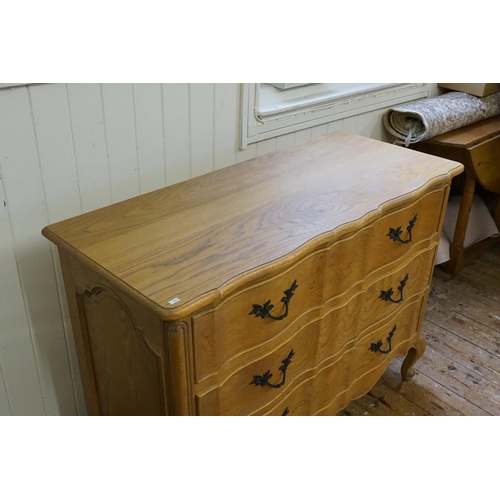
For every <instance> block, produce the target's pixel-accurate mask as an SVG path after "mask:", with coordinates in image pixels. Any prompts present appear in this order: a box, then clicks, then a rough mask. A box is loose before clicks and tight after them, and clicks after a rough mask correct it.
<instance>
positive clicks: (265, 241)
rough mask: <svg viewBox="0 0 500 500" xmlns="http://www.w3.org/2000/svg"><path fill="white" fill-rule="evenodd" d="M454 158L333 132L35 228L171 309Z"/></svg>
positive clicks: (411, 187)
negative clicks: (429, 154)
mask: <svg viewBox="0 0 500 500" xmlns="http://www.w3.org/2000/svg"><path fill="white" fill-rule="evenodd" d="M311 144H312V145H313V146H314V147H312V148H311ZM460 168H461V167H460V166H459V165H458V164H457V163H456V162H453V161H449V160H445V159H437V158H435V157H431V156H426V155H422V154H418V153H415V152H414V151H410V150H407V149H404V148H395V147H394V146H392V145H388V144H385V143H382V142H379V141H375V140H370V139H365V138H360V137H358V136H353V135H351V134H347V133H344V132H336V133H333V134H329V135H326V136H322V137H320V138H318V139H315V140H313V141H311V143H310V144H309V146H296V147H292V148H289V149H286V150H283V151H278V152H276V153H271V154H269V155H265V156H264V157H259V158H256V159H254V160H250V161H247V162H244V163H241V164H238V165H236V166H233V167H228V168H225V169H221V170H219V171H216V172H212V173H210V174H207V175H204V176H201V177H198V178H195V179H191V180H188V181H185V182H182V183H180V184H177V185H174V186H171V187H168V188H164V189H160V190H158V191H155V192H152V193H148V194H145V195H142V196H139V197H137V198H133V199H130V200H126V201H123V202H120V203H117V204H114V205H111V206H109V207H106V208H103V209H99V210H96V211H93V212H90V213H87V214H84V215H81V216H78V217H75V218H72V219H69V220H66V221H63V222H59V223H56V224H52V225H50V226H48V227H47V228H45V229H44V230H43V235H44V236H46V237H47V238H48V239H49V240H51V241H52V242H54V243H55V244H57V245H58V246H59V247H61V248H63V249H64V250H65V251H67V252H68V253H70V254H71V255H74V256H77V257H78V258H79V259H82V260H84V261H85V262H86V263H87V264H88V265H90V266H91V267H93V268H95V269H96V268H98V269H100V270H101V271H103V272H105V274H106V275H108V277H109V276H111V277H112V278H114V279H116V280H118V282H117V283H118V286H121V287H130V288H131V289H133V290H134V291H135V292H138V293H139V294H140V295H142V296H143V297H144V298H146V299H148V300H149V301H151V306H153V307H154V306H158V307H159V308H161V309H162V312H161V314H162V316H163V317H164V318H165V319H175V318H180V317H181V316H183V315H184V314H185V313H186V311H187V310H188V308H195V307H199V306H200V305H202V304H207V303H210V302H211V301H213V300H214V299H216V298H222V297H223V296H224V295H225V294H227V293H229V291H230V290H231V289H232V288H234V287H236V286H238V285H239V284H240V283H241V279H239V278H240V277H243V276H244V279H245V280H248V278H249V273H250V274H252V273H254V274H255V277H257V276H258V275H259V274H260V273H262V272H264V271H265V270H266V269H265V268H269V267H272V266H274V265H278V266H281V267H284V266H286V265H288V264H289V262H290V261H292V260H294V259H297V258H298V257H299V256H301V255H304V254H305V252H306V251H307V249H308V248H309V247H310V246H311V245H312V244H318V243H319V242H321V240H322V238H323V237H324V236H325V235H330V234H331V233H332V232H334V231H336V232H338V234H342V231H343V229H344V228H343V225H345V224H347V223H351V226H350V227H349V230H352V229H353V226H352V222H353V221H357V226H358V227H361V226H362V225H363V224H364V223H366V221H368V220H370V219H374V218H376V217H377V211H378V210H379V209H381V207H382V206H383V205H388V204H390V203H391V202H395V201H397V200H398V198H400V197H402V196H405V195H408V194H409V193H412V192H413V193H414V194H416V193H418V191H419V190H422V189H423V188H424V187H425V185H426V184H428V183H429V182H430V181H431V180H433V181H434V182H436V181H437V180H439V179H440V178H441V177H443V178H444V177H445V176H449V175H450V174H451V173H453V172H456V171H457V170H459V169H460ZM278 261H279V262H278ZM175 299H179V300H178V301H176V303H175V304H170V301H172V300H175Z"/></svg>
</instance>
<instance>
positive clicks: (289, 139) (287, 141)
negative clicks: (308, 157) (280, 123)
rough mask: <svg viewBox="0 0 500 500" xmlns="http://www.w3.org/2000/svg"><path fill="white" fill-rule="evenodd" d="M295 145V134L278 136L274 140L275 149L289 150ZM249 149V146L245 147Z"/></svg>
mask: <svg viewBox="0 0 500 500" xmlns="http://www.w3.org/2000/svg"><path fill="white" fill-rule="evenodd" d="M294 144H295V134H294V133H292V134H286V135H280V136H279V137H277V138H276V149H277V150H279V149H284V148H289V147H290V146H293V145H294ZM247 147H250V146H247Z"/></svg>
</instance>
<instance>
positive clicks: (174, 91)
mask: <svg viewBox="0 0 500 500" xmlns="http://www.w3.org/2000/svg"><path fill="white" fill-rule="evenodd" d="M162 95H163V124H164V125H163V130H164V134H165V137H164V144H165V168H166V177H167V184H168V185H171V184H177V183H178V182H182V181H185V180H186V179H189V177H190V174H189V169H190V158H189V147H190V146H189V84H188V83H164V84H163V85H162Z"/></svg>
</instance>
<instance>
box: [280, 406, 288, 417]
mask: <svg viewBox="0 0 500 500" xmlns="http://www.w3.org/2000/svg"><path fill="white" fill-rule="evenodd" d="M289 413H290V410H289V409H288V406H287V407H286V408H285V411H284V412H283V413H282V414H281V416H282V417H286V416H287V415H288V414H289Z"/></svg>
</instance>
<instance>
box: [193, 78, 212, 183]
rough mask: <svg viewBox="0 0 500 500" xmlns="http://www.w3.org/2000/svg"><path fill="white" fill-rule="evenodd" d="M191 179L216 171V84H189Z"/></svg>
mask: <svg viewBox="0 0 500 500" xmlns="http://www.w3.org/2000/svg"><path fill="white" fill-rule="evenodd" d="M189 91H190V99H189V104H190V106H189V118H190V124H191V128H190V135H191V150H190V151H191V177H197V176H198V175H203V174H206V173H207V172H211V171H212V170H213V169H214V84H213V83H191V84H189Z"/></svg>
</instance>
